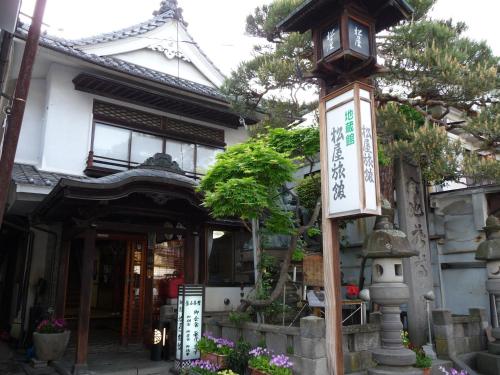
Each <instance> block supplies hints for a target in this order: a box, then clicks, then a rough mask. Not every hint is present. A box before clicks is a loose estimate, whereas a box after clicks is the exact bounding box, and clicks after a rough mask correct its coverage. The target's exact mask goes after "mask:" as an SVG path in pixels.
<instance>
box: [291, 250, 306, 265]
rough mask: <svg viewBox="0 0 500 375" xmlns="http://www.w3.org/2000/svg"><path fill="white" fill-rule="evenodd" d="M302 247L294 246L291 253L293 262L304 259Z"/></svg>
mask: <svg viewBox="0 0 500 375" xmlns="http://www.w3.org/2000/svg"><path fill="white" fill-rule="evenodd" d="M304 255H305V253H304V249H302V248H296V249H295V250H294V251H293V254H292V260H293V261H294V262H302V261H303V260H304Z"/></svg>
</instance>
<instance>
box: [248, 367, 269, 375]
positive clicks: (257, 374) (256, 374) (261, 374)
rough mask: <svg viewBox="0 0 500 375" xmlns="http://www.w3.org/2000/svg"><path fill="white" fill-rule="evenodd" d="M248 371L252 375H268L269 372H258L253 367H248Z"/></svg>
mask: <svg viewBox="0 0 500 375" xmlns="http://www.w3.org/2000/svg"><path fill="white" fill-rule="evenodd" d="M248 369H249V370H250V375H268V373H267V372H264V371H261V370H257V369H254V368H252V367H248Z"/></svg>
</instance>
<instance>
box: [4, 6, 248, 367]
mask: <svg viewBox="0 0 500 375" xmlns="http://www.w3.org/2000/svg"><path fill="white" fill-rule="evenodd" d="M155 14H156V15H155V16H154V17H153V18H152V19H150V20H148V21H146V22H143V23H141V24H138V25H135V26H132V27H129V28H126V29H123V30H119V31H116V32H111V33H106V34H103V35H98V36H95V37H91V38H85V39H81V40H65V39H61V38H56V37H51V36H49V35H46V34H45V35H42V37H41V39H40V46H39V51H38V54H37V58H36V62H35V66H34V70H33V77H32V81H31V89H30V93H29V98H28V101H27V106H26V112H25V116H24V121H23V125H22V131H21V135H20V140H19V146H18V149H17V153H16V159H15V166H14V171H13V175H12V184H11V186H10V198H9V201H8V207H7V210H6V215H5V219H4V224H3V227H2V230H1V234H0V300H1V303H0V321H1V322H2V323H5V324H4V327H1V328H3V329H8V328H9V327H8V326H11V332H12V333H13V335H14V336H17V337H18V338H22V337H25V336H26V335H24V336H23V333H24V334H26V333H27V334H29V332H31V331H32V330H33V324H34V321H35V320H36V319H37V317H39V316H40V314H42V313H44V312H45V311H47V309H53V310H54V311H55V313H54V314H55V316H57V317H64V318H65V319H66V320H67V321H68V322H69V323H70V327H72V328H73V329H74V333H73V337H74V338H75V339H76V353H77V355H76V365H83V364H84V363H85V361H86V357H87V352H88V345H89V342H90V344H92V342H93V340H97V341H99V340H101V341H102V340H107V341H110V342H114V343H122V344H126V343H133V342H145V340H147V339H148V337H149V336H150V333H151V327H152V325H153V324H154V320H155V319H157V318H158V310H159V306H160V305H162V304H165V303H168V302H171V300H172V295H171V293H170V291H169V288H168V286H169V282H168V280H169V279H170V278H172V277H177V278H183V279H184V281H185V282H186V283H199V284H204V285H206V305H205V306H206V311H207V312H217V311H225V310H226V311H227V310H230V309H233V308H234V307H235V306H237V305H238V304H239V301H240V299H241V293H242V292H243V287H244V286H245V285H251V284H252V282H253V264H252V263H251V259H252V256H251V250H252V246H251V241H250V236H249V235H248V234H247V233H246V232H245V230H243V229H242V228H241V226H240V225H239V224H238V223H237V222H232V221H215V220H213V219H212V218H211V217H210V216H209V214H208V212H207V210H205V209H204V208H203V207H202V206H201V200H200V195H199V193H197V191H196V185H197V180H198V179H199V177H200V176H202V175H203V174H204V173H205V171H206V170H207V168H208V167H209V166H210V165H211V164H212V163H213V162H214V160H215V156H216V155H217V154H218V153H219V152H223V151H224V148H225V147H226V146H228V145H231V144H234V143H238V142H241V141H244V140H245V139H246V138H247V132H246V129H245V126H244V125H245V123H246V124H251V123H252V122H255V120H252V119H248V118H247V119H243V118H242V117H240V115H239V114H238V113H235V112H234V111H233V110H232V109H231V108H230V105H229V103H228V101H227V100H226V99H225V97H224V96H223V95H222V94H221V92H220V91H219V87H220V86H221V84H222V82H223V80H224V76H223V74H222V73H221V72H220V71H219V70H218V69H217V68H216V67H215V66H214V64H213V63H212V62H211V61H210V59H209V58H208V57H207V55H206V54H204V53H203V51H202V50H201V49H200V48H199V46H198V45H197V44H196V42H195V41H194V40H193V38H192V37H191V36H190V35H189V33H188V31H187V26H186V23H185V22H184V20H183V18H182V14H181V10H180V9H179V8H178V7H177V2H176V1H164V2H162V7H161V9H160V10H159V11H158V12H155ZM26 35H27V27H26V26H23V25H21V26H19V27H18V29H17V32H16V34H15V38H14V44H13V48H12V51H11V64H10V67H9V71H8V73H7V86H6V87H7V88H10V89H12V87H14V86H15V81H16V78H17V73H18V70H19V64H20V61H21V56H22V52H23V47H24V43H25V38H26Z"/></svg>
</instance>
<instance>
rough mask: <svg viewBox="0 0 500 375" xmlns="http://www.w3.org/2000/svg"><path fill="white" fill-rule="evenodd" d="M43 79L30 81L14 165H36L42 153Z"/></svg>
mask: <svg viewBox="0 0 500 375" xmlns="http://www.w3.org/2000/svg"><path fill="white" fill-rule="evenodd" d="M45 98H46V82H45V79H32V80H31V85H30V91H29V95H28V100H27V101H26V110H25V113H24V118H23V125H22V127H21V134H20V135H19V143H18V147H17V151H16V158H15V161H16V163H24V164H32V165H38V164H39V163H40V157H41V152H42V142H41V139H42V134H43V131H44V126H45V114H46V112H45Z"/></svg>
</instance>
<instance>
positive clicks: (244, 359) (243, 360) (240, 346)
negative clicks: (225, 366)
mask: <svg viewBox="0 0 500 375" xmlns="http://www.w3.org/2000/svg"><path fill="white" fill-rule="evenodd" d="M251 347H252V346H251V345H250V343H248V342H247V341H245V340H242V339H241V340H239V341H237V342H236V345H235V347H234V350H233V351H232V352H231V353H230V354H229V356H228V363H229V368H230V369H231V370H233V371H234V372H236V373H238V374H244V373H245V370H246V368H247V365H248V360H249V359H250V355H249V354H248V352H249V351H250V349H251Z"/></svg>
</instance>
